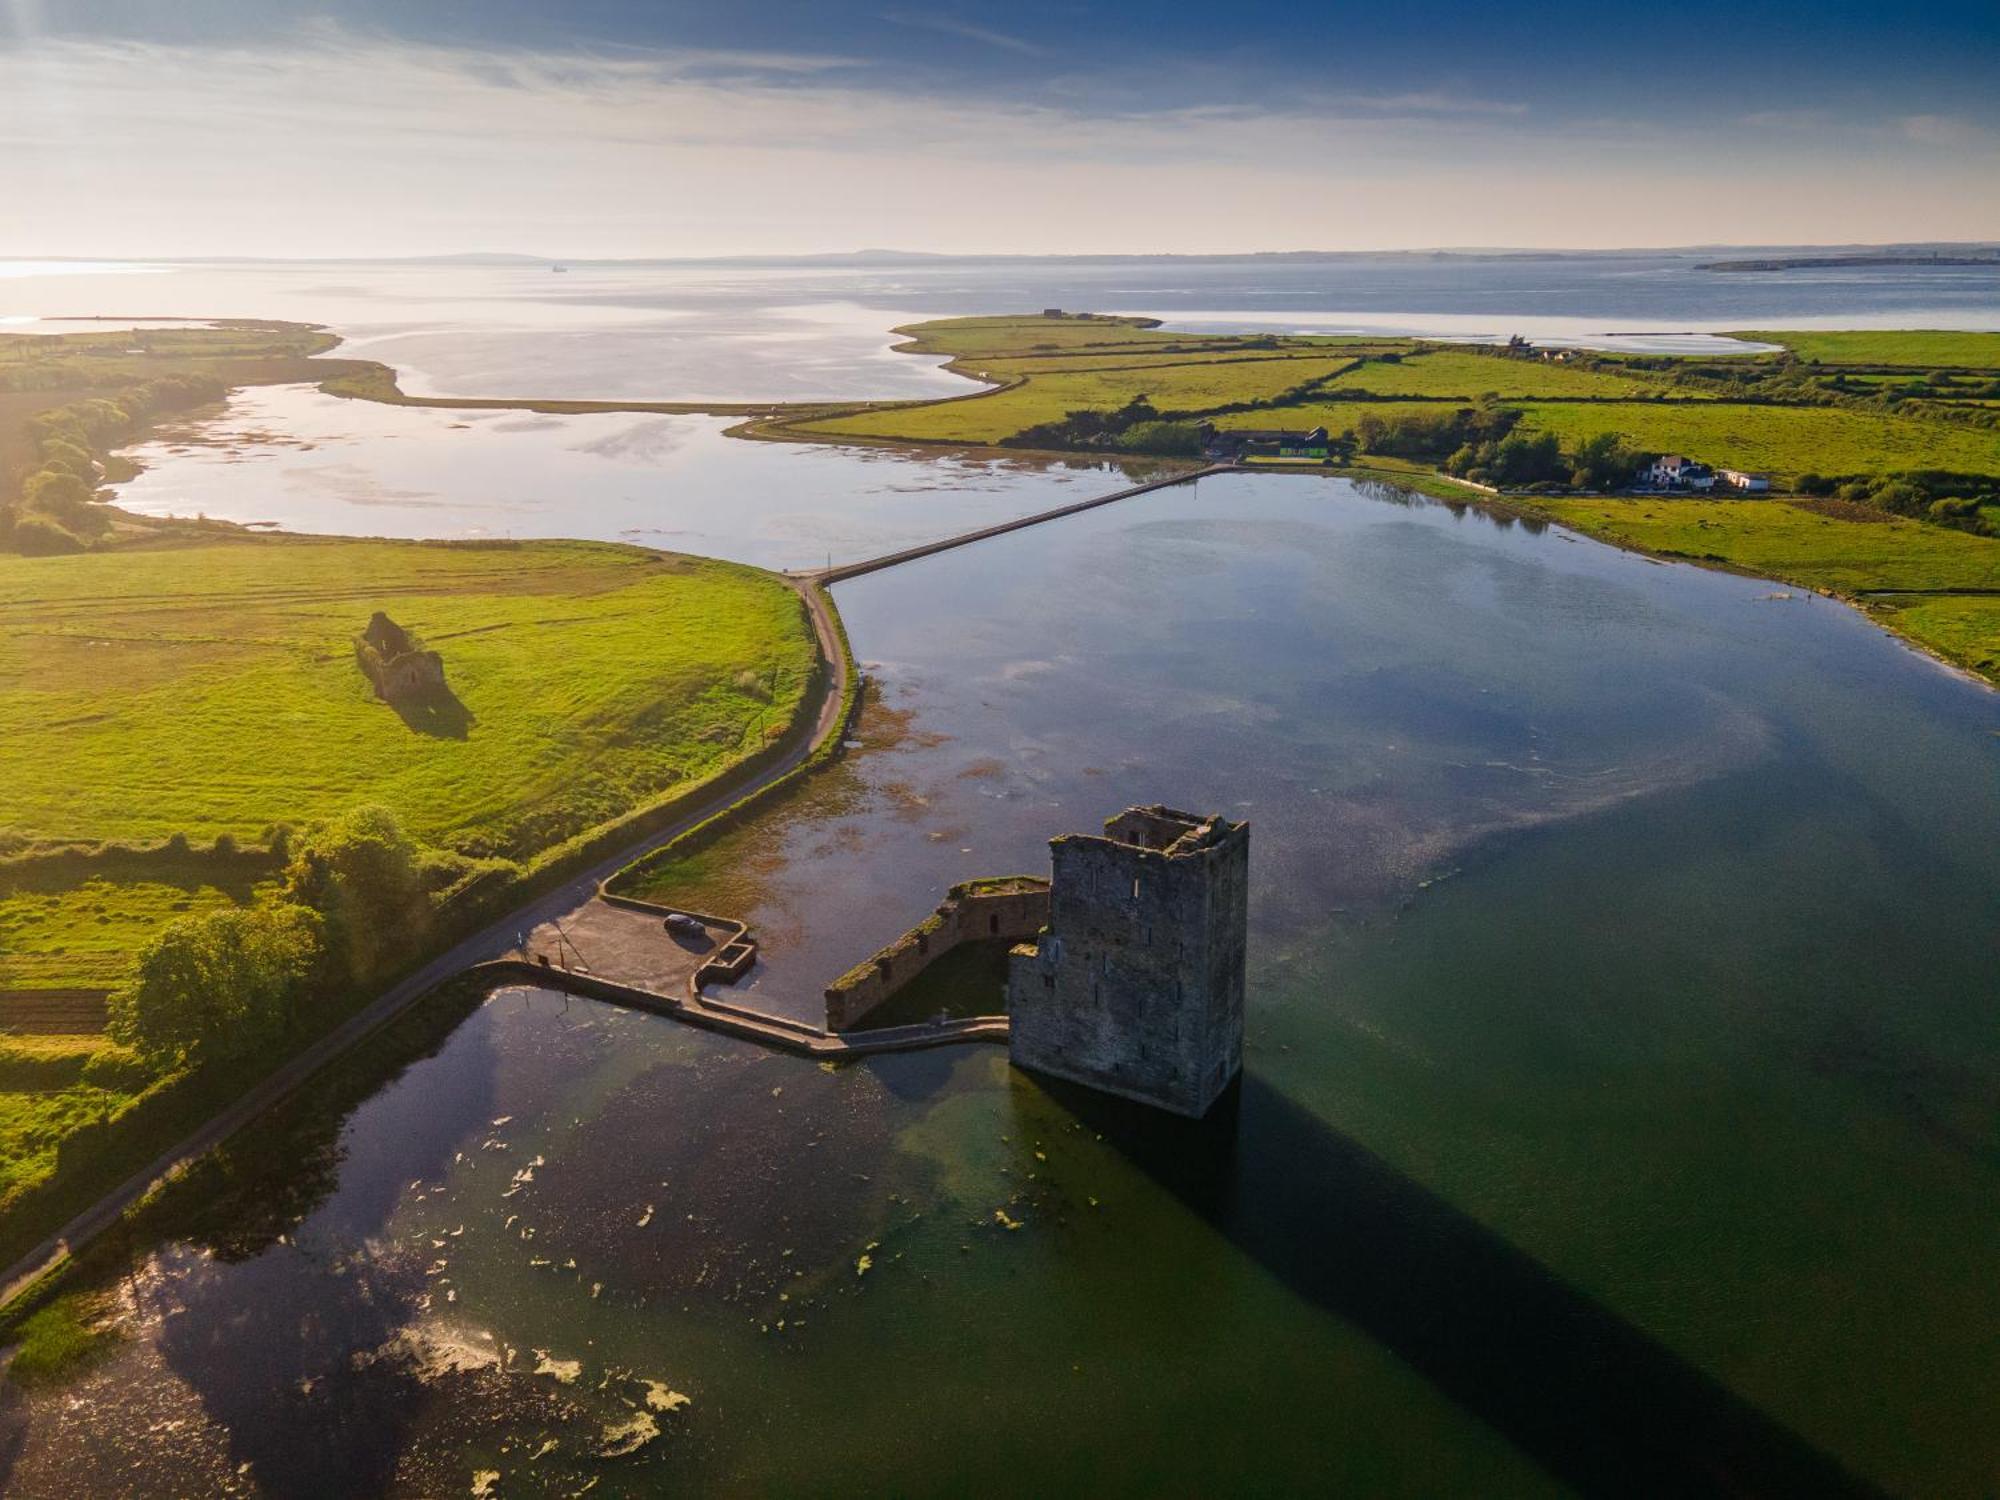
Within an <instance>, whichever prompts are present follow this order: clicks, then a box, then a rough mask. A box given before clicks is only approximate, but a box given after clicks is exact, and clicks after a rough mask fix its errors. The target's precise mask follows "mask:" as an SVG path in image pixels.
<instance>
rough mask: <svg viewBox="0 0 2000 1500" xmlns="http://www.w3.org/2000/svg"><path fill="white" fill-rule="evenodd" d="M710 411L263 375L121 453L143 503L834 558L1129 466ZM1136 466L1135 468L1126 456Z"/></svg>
mask: <svg viewBox="0 0 2000 1500" xmlns="http://www.w3.org/2000/svg"><path fill="white" fill-rule="evenodd" d="M732 425H734V424H733V422H732V421H730V420H728V419H722V418H715V417H682V416H648V415H644V414H640V413H630V412H626V413H605V414H592V415H587V416H546V415H541V414H537V413H534V412H518V411H447V410H440V409H434V408H425V407H403V406H380V405H376V404H375V403H373V402H361V401H348V400H342V399H341V398H339V397H336V396H327V395H322V394H321V393H320V392H319V391H317V390H315V389H314V388H313V387H311V386H252V387H248V388H246V389H243V390H240V391H237V392H235V393H234V394H233V395H232V396H231V397H230V398H229V401H228V402H227V403H226V405H225V406H224V407H223V408H222V409H221V410H220V412H219V413H218V412H215V411H203V412H199V413H195V414H193V415H192V416H191V418H190V419H189V420H188V421H186V422H183V423H179V424H174V425H170V426H167V427H165V428H163V429H162V430H161V431H160V432H159V433H158V435H157V436H156V437H154V438H153V439H152V440H151V441H148V442H146V443H143V444H140V445H138V446H136V447H134V448H132V449H130V450H129V456H130V457H131V458H133V459H134V460H135V461H136V462H138V463H139V464H141V465H142V466H143V472H142V473H140V474H139V476H138V477H137V478H136V479H133V480H131V481H129V482H127V483H125V484H121V485H118V486H116V489H117V499H118V504H119V505H121V506H123V507H125V508H126V509H128V510H132V511H136V512H138V513H140V514H142V515H180V516H187V515H196V514H200V515H206V516H211V517H214V518H217V519H220V520H228V521H239V522H242V523H244V524H246V525H264V526H273V527H278V528H282V529H284V530H287V531H314V532H327V533H333V534H337V535H343V536H395V537H510V536H511V537H588V538H592V539H595V540H601V541H625V542H636V543H639V544H640V545H642V546H647V547H664V548H667V549H669V550H672V551H679V552H694V553H699V554H702V555H704V556H709V557H727V558H731V559H734V560H736V561H738V562H748V563H756V564H758V565H760V566H763V567H767V568H807V567H814V568H817V567H825V566H827V564H828V561H829V560H831V561H833V562H851V561H855V560H857V559H860V558H864V557H873V556H876V555H878V554H880V553H884V552H891V551H895V550H896V549H898V548H901V547H907V546H910V545H912V544H914V543H917V542H925V541H934V540H937V539H938V538H940V537H946V536H952V535H955V534H956V533H958V532H961V531H967V530H971V529H973V528H976V527H979V526H985V525H989V524H991V523H992V522H994V521H998V520H1005V519H1009V518H1011V517H1014V516H1022V515H1029V514H1032V513H1034V512H1036V511H1041V510H1050V509H1053V508H1055V507H1057V506H1060V505H1067V504H1069V503H1071V502H1072V501H1076V500H1082V499H1085V498H1087V497H1089V496H1091V495H1096V494H1103V493H1104V492H1106V491H1108V490H1112V489H1117V488H1120V487H1122V485H1123V484H1125V483H1127V482H1129V481H1128V480H1127V479H1126V478H1125V475H1126V474H1127V472H1128V469H1127V468H1125V467H1120V466H1114V465H1112V464H1108V463H1093V462H1089V461H1087V460H1078V461H1076V462H1074V463H1063V462H1060V461H1050V460H1046V459H1029V458H1021V459H1011V458H993V457H990V456H987V457H968V458H951V457H941V456H938V455H934V454H932V455H920V454H912V453H908V452H899V451H895V450H891V449H886V448H858V447H857V448H832V447H827V446H824V445H821V444H812V443H782V442H745V441H741V440H738V439H734V438H730V437H726V436H725V435H724V433H725V431H726V429H727V428H729V427H730V426H732ZM1129 472H1137V471H1136V470H1130V471H1129Z"/></svg>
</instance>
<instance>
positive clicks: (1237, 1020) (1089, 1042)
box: [1007, 808, 1250, 1116]
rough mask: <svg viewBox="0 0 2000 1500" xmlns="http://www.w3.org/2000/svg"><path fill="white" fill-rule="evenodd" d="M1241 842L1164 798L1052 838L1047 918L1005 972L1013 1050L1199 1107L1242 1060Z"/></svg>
mask: <svg viewBox="0 0 2000 1500" xmlns="http://www.w3.org/2000/svg"><path fill="white" fill-rule="evenodd" d="M1249 847H1250V837H1249V829H1248V827H1247V826H1246V825H1243V824H1230V823H1227V822H1224V821H1222V820H1220V819H1215V820H1212V821H1210V820H1203V819H1197V818H1194V817H1193V816H1191V815H1189V814H1181V813H1174V812H1172V811H1171V810H1169V809H1163V808H1145V809H1134V810H1132V811H1131V812H1127V813H1125V814H1121V815H1120V816H1119V817H1117V818H1114V819H1112V820H1111V821H1110V822H1109V823H1108V824H1107V825H1106V836H1105V837H1103V838H1092V837H1087V836H1083V835H1072V836H1069V837H1065V838H1059V839H1056V840H1054V841H1053V843H1052V845H1051V850H1052V853H1053V856H1054V862H1055V882H1054V895H1053V900H1052V905H1051V909H1050V914H1049V926H1048V930H1047V931H1046V932H1044V933H1043V934H1042V935H1041V937H1040V939H1039V941H1038V942H1037V943H1036V944H1034V945H1032V946H1022V947H1018V948H1016V949H1015V950H1014V956H1013V959H1012V962H1011V965H1010V971H1009V976H1008V1006H1007V1009H1008V1017H1009V1023H1010V1026H1011V1035H1012V1041H1011V1047H1012V1054H1013V1059H1014V1061H1015V1062H1016V1063H1018V1064H1020V1065H1021V1066H1023V1067H1028V1068H1032V1069H1035V1070H1037V1071H1040V1072H1044V1073H1050V1074H1054V1075H1055V1076H1056V1077H1059V1078H1067V1079H1070V1080H1072V1081H1074V1082H1077V1083H1084V1084H1088V1085H1090V1086H1091V1087H1093V1088H1099V1089H1103V1090H1105V1091H1107V1092H1109V1093H1114V1094H1120V1095H1123V1096H1124V1097H1126V1098H1129V1099H1136V1100H1139V1101H1141V1102H1143V1103H1147V1104H1153V1105H1158V1106H1159V1107H1161V1108H1164V1109H1169V1110H1173V1111H1174V1112H1175V1113H1178V1114H1184V1115H1193V1116H1200V1115H1202V1114H1205V1113H1206V1112H1207V1110H1208V1108H1209V1106H1210V1105H1211V1104H1213V1103H1214V1102H1215V1099H1216V1097H1217V1095H1219V1094H1220V1093H1221V1092H1222V1090H1223V1089H1224V1088H1225V1087H1227V1085H1228V1084H1229V1081H1230V1080H1231V1079H1232V1078H1234V1077H1235V1076H1236V1073H1237V1072H1238V1070H1239V1069H1240V1068H1241V1066H1242V1057H1243V1005H1244V943H1245V938H1246V932H1247V927H1248V915H1249Z"/></svg>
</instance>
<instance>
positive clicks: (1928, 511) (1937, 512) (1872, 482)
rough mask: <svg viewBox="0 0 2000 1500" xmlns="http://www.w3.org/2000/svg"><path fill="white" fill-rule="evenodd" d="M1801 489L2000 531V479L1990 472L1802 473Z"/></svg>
mask: <svg viewBox="0 0 2000 1500" xmlns="http://www.w3.org/2000/svg"><path fill="white" fill-rule="evenodd" d="M1799 489H1800V491H1801V492H1802V493H1804V494H1807V495H1823V496H1826V497H1828V498H1830V499H1835V500H1846V501H1848V502H1850V503H1852V504H1855V505H1867V506H1872V507H1873V508H1874V509H1876V510H1881V511H1887V512H1888V513H1889V514H1890V515H1894V516H1909V517H1911V518H1913V519H1915V520H1919V521H1931V522H1934V523H1935V524H1937V525H1939V526H1950V527H1952V528H1953V529H1955V530H1958V531H1970V532H1973V533H1975V534H1977V535H1980V536H2000V524H1996V522H2000V480H1996V479H1995V478H1994V477H1993V476H1992V475H1990V474H1960V473H1956V472H1954V471H1952V470H1949V469H1905V470H1901V471H1899V472H1897V473H1894V474H1849V475H1827V474H1801V475H1800V476H1799Z"/></svg>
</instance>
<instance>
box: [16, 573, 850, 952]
mask: <svg viewBox="0 0 2000 1500" xmlns="http://www.w3.org/2000/svg"><path fill="white" fill-rule="evenodd" d="M377 609H381V610H385V611H387V612H388V613H389V614H390V615H391V616H392V617H393V618H394V619H395V620H396V621H397V622H398V623H399V624H401V625H403V626H405V627H406V628H408V629H410V630H412V631H414V632H415V633H416V634H418V635H419V636H421V637H423V638H424V641H425V643H426V644H427V645H428V646H429V647H431V648H432V649H434V650H436V651H438V652H439V653H440V654H441V655H442V657H443V661H444V668H445V677H446V682H447V684H448V686H449V689H450V699H449V701H447V702H443V703H441V704H437V705H432V706H430V707H429V708H428V709H427V710H426V711H425V712H423V713H421V714H416V713H410V714H406V713H405V712H402V711H399V710H397V709H395V708H392V707H390V706H389V705H388V704H386V703H384V702H382V701H380V700H379V699H378V698H377V697H376V695H375V692H374V689H373V687H372V685H371V684H370V683H369V681H368V680H367V679H366V678H365V677H364V676H363V675H362V673H361V671H360V670H359V668H358V667H357V665H356V662H355V657H354V650H353V640H354V636H355V635H356V633H357V632H359V631H360V629H361V628H362V627H363V626H365V625H366V624H367V622H368V619H369V616H370V613H371V612H372V611H374V610H377ZM814 660H815V657H814V651H813V645H812V637H811V632H810V628H809V626H808V624H807V622H806V621H805V619H804V616H803V612H802V609H801V605H800V602H799V599H798V597H797V595H796V594H795V593H794V592H793V591H792V590H791V589H790V588H788V587H787V586H786V585H784V584H783V583H781V582H779V581H777V580H776V579H773V578H771V577H769V576H768V575H765V574H761V573H759V572H757V571H756V570H754V569H750V568H745V567H741V566H738V565H735V564H731V563H723V562H712V561H707V560H702V559H695V558H685V557H673V556H667V555H663V554H659V553H654V552H649V551H645V550H642V549H639V548H634V547H621V546H613V545H606V544H598V543H570V542H556V543H508V544H478V545H472V544H457V545H454V544H426V543H401V542H373V541H320V540H316V539H309V538H288V539H283V540H278V539H269V540H263V539H257V540H249V539H246V540H239V541H231V542H223V543H215V544H209V545H201V546H189V547H179V548H173V549H165V550H138V551H113V552H104V553H89V554H83V555H78V556H71V557H56V558H39V559H30V558H14V557H0V738H4V740H5V742H6V744H7V745H8V750H9V769H10V773H11V774H10V775H9V776H8V778H7V780H6V783H5V785H4V786H0V840H4V849H0V852H6V853H10V854H11V855H12V856H13V857H12V858H10V859H7V860H6V861H4V863H0V945H4V946H0V989H4V988H43V987H49V986H61V985H96V984H102V983H104V982H105V981H106V979H107V978H108V977H109V976H111V975H112V974H113V972H114V971H117V970H119V969H121V968H122V963H123V961H124V958H125V957H126V956H128V955H129V953H130V952H131V950H132V948H133V947H134V946H136V945H137V943H138V942H139V941H140V940H142V939H143V937H144V936H145V935H146V934H147V933H148V932H150V931H151V930H153V929H154V928H156V927H157V925H158V924H159V923H160V922H161V921H163V920H165V919H166V918H168V917H170V916H172V915H178V914H180V913H181V912H185V911H189V910H196V909H200V908H201V907H203V906H206V905H214V904H219V903H221V902H223V901H232V900H242V899H245V897H246V896H247V894H248V892H249V890H250V889H252V888H253V887H254V885H255V883H256V880H257V879H258V878H259V877H260V873H261V872H260V870H259V868H257V867H255V866H254V865H248V864H247V859H245V858H239V859H237V860H233V861H232V860H227V859H222V860H218V859H215V858H212V857H211V858H206V859H203V858H195V857H193V855H194V854H195V853H199V852H201V851H204V850H206V849H208V848H209V847H210V846H212V845H213V844H214V843H215V841H216V840H217V839H218V838H226V839H227V840H230V841H234V842H235V843H236V844H237V845H239V846H243V847H244V848H249V847H251V846H254V845H257V844H259V843H261V842H262V841H263V840H264V839H265V838H266V836H267V833H268V831H269V830H270V829H272V828H273V827H275V826H278V825H285V824H289V825H292V826H303V825H306V824H310V823H312V822H315V821H317V820H321V819H324V818H327V817H330V816H332V815H335V814H337V813H340V812H342V811H344V810H346V809H348V808H350V807H353V806H355V805H358V804H362V803H370V802H374V803H381V804H383V805H385V806H387V807H389V808H390V809H392V810H393V811H394V812H395V813H397V814H398V816H399V817H400V818H401V819H402V821H403V823H404V825H405V826H406V827H408V828H409V829H410V830H411V832H412V833H413V834H415V835H416V836H417V837H419V838H420V839H422V840H424V841H425V842H427V843H430V844H433V845H437V846H439V847H442V848H447V849H452V850H456V851H459V852H461V853H464V854H468V855H475V856H487V855H490V856H500V857H506V858H515V859H519V858H523V857H526V856H529V855H532V854H533V853H534V852H535V851H537V850H539V849H542V848H545V847H547V846H549V845H551V844H554V843H557V842H559V841H561V840H562V839H565V838H568V837H570V836H571V835H574V834H576V833H579V832H581V831H583V830H585V829H588V828H590V827H591V826H593V825H595V824H597V823H600V822H603V821H605V820H607V819H609V818H612V817H615V816H617V815H619V814H621V813H624V812H627V811H629V810H631V809H632V808H634V807H636V806H639V805H641V804H643V803H645V802H646V801H648V800H649V799H652V798H654V797H657V796H658V795H660V794H661V793H663V792H666V791H668V790H670V789H671V788H672V787H674V786H675V785H677V784H680V783H683V782H689V781H693V780H696V779H698V778H700V777H702V776H705V775H707V774H709V773H710V772H712V771H715V770H717V769H719V768H720V766H721V765H723V764H724V763H725V762H727V761H730V760H732V759H735V758H736V757H738V756H741V755H743V754H745V753H747V752H748V751H750V750H753V749H755V748H757V747H758V746H759V745H761V744H762V743H763V741H764V737H765V736H767V735H770V734H775V733H777V732H779V731H780V730H782V728H783V727H784V726H785V725H786V724H787V723H788V722H789V720H790V717H791V714H792V712H793V711H794V709H795V708H796V706H797V704H798V703H799V701H800V698H801V695H802V694H803V693H804V692H805V690H806V688H807V686H808V683H809V681H810V678H811V673H812V671H813V666H814ZM177 838H178V839H180V840H184V841H185V843H186V845H187V846H189V848H188V851H184V852H181V853H179V854H176V853H175V852H173V851H172V850H167V849H164V848H163V847H162V846H165V845H166V844H167V843H168V841H169V840H174V839H177ZM78 846H81V847H82V848H84V849H93V848H95V849H99V850H101V851H102V852H100V853H99V854H98V855H96V856H95V858H94V859H93V860H91V861H86V862H81V863H79V862H78V861H77V860H75V859H73V858H69V859H57V858H55V857H54V854H53V853H52V851H57V850H60V849H63V848H76V847H78ZM38 851H40V852H41V856H42V857H40V858H37V857H36V855H37V853H38ZM246 866H247V867H246Z"/></svg>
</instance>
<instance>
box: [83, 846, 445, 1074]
mask: <svg viewBox="0 0 2000 1500" xmlns="http://www.w3.org/2000/svg"><path fill="white" fill-rule="evenodd" d="M290 855H291V857H290V860H289V862H288V863H287V864H286V866H285V870H284V873H283V875H282V877H281V878H280V880H279V882H278V887H277V889H276V890H275V891H274V892H273V893H272V894H271V895H270V896H269V897H268V898H266V899H264V900H261V901H259V902H257V903H256V904H254V905H251V906H243V907H224V908H222V909H220V910H217V911H211V912H203V913H199V914H197V915H193V916H187V917H182V918H179V919H178V920H176V921H173V922H170V923H168V924H167V926H165V927H164V928H162V929H161V930H160V933H159V935H158V936H157V937H155V938H154V939H153V941H152V943H150V944H149V945H148V946H147V947H146V949H145V950H144V951H143V952H142V953H141V954H140V956H139V960H138V963H137V965H136V967H135V971H134V974H133V978H132V980H131V982H130V983H128V984H127V985H126V986H124V987H123V988H122V989H121V990H119V991H118V992H117V993H116V994H114V995H113V996H112V999H111V1007H110V1009H111V1016H110V1027H109V1029H110V1033H111V1036H112V1038H113V1039H114V1040H115V1041H119V1042H122V1043H124V1044H125V1045H127V1046H129V1047H131V1048H132V1049H133V1050H134V1051H136V1052H138V1053H139V1055H140V1056H141V1057H143V1058H145V1059H146V1060H147V1061H148V1062H149V1063H151V1064H153V1065H154V1066H156V1067H158V1068H160V1069H161V1070H163V1071H166V1070H172V1069H177V1068H184V1067H191V1066H192V1067H199V1066H202V1065H204V1064H208V1063H212V1062H218V1061H223V1060H226V1059H228V1058H232V1057H241V1056H244V1055H247V1054H249V1053H253V1052H256V1051H259V1050H262V1049H265V1048H268V1047H270V1046H272V1045H273V1044H274V1043H275V1042H276V1041H277V1040H278V1039H280V1038H281V1037H283V1036H284V1035H286V1034H287V1033H288V1032H291V1031H293V1030H294V1029H296V1028H297V1027H299V1026H300V1025H301V1024H302V1023H303V1022H305V1021H306V1020H307V1019H308V1018H309V1015H310V1011H311V1008H312V1007H313V1006H314V1005H316V1004H324V1003H328V1002H330V1001H331V1000H332V999H333V998H334V997H335V996H337V995H339V994H340V993H342V992H343V991H344V990H346V989H349V988H351V987H353V986H355V985H361V984H366V983H367V982H368V981H370V980H371V979H375V978H378V977H380V976H381V975H382V974H384V973H386V972H388V971H389V970H390V969H392V968H393V967H394V966H395V964H396V963H397V962H399V961H401V960H402V959H403V958H405V957H407V955H408V954H409V953H411V952H412V951H414V945H415V944H416V943H417V942H418V941H420V940H421V939H422V937H423V935H424V933H425V931H426V930H427V928H428V927H429V924H430V920H431V914H432V913H431V898H430V894H429V891H428V888H427V883H426V879H425V863H426V859H425V856H426V851H425V850H424V849H423V847H422V846H421V845H419V844H418V843H417V842H416V841H415V840H413V839H412V838H411V837H410V836H409V835H408V834H407V833H406V832H404V830H403V827H402V825H401V824H400V823H399V822H398V821H397V820H396V817H395V815H394V814H393V813H391V812H390V811H389V810H388V809H387V808H383V807H375V806H368V807H361V808H357V809H355V810H354V811H352V812H349V813H348V814H346V815H345V816H344V817H341V818H338V819H335V820H334V821H333V822H331V823H328V824H326V825H324V826H322V827H320V828H316V829H314V830H313V831H312V832H310V833H308V834H306V835H304V836H303V837H301V838H299V839H297V840H296V841H294V843H293V844H292V847H291V851H290Z"/></svg>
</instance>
